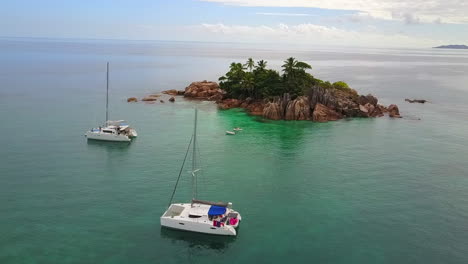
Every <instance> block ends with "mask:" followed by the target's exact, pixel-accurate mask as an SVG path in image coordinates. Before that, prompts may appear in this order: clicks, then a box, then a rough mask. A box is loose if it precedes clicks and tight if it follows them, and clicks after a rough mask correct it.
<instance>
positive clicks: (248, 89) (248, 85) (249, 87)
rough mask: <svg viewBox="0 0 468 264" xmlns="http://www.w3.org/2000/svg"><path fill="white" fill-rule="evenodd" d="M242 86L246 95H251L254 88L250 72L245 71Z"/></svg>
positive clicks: (253, 80)
mask: <svg viewBox="0 0 468 264" xmlns="http://www.w3.org/2000/svg"><path fill="white" fill-rule="evenodd" d="M242 86H243V89H244V92H245V94H244V95H245V96H246V97H253V95H254V94H253V93H254V90H255V79H254V76H253V75H252V74H251V73H247V74H246V75H245V76H244V80H243V81H242Z"/></svg>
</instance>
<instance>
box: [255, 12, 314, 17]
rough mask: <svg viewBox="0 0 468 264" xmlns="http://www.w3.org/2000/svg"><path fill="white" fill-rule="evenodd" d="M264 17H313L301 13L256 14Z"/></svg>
mask: <svg viewBox="0 0 468 264" xmlns="http://www.w3.org/2000/svg"><path fill="white" fill-rule="evenodd" d="M255 14H257V15H263V16H313V15H311V14H299V13H261V12H259V13H255Z"/></svg>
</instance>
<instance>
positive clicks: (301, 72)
mask: <svg viewBox="0 0 468 264" xmlns="http://www.w3.org/2000/svg"><path fill="white" fill-rule="evenodd" d="M281 67H282V72H283V74H282V75H280V74H279V73H278V71H275V70H272V69H267V62H266V61H265V60H260V61H258V62H257V63H255V61H254V60H253V59H252V58H249V59H248V60H247V62H246V63H245V64H242V63H235V62H233V63H231V65H230V66H229V71H228V72H227V73H226V74H225V75H224V76H222V77H220V78H219V81H220V87H221V89H223V90H224V91H225V92H226V94H227V96H228V97H229V98H236V99H246V98H248V97H250V98H253V99H264V98H270V97H274V96H282V95H283V94H284V93H289V94H290V95H291V96H292V97H293V98H294V97H296V96H301V95H304V94H307V91H308V90H309V89H311V88H312V87H313V86H320V87H323V88H326V89H338V90H343V91H351V92H353V91H354V90H353V89H351V88H349V86H348V85H347V84H346V83H345V82H342V81H339V82H335V83H333V84H332V83H330V82H328V81H322V80H320V79H315V78H314V77H313V76H312V75H311V74H310V73H308V72H307V70H310V69H312V67H311V66H310V65H309V64H307V63H305V62H302V61H298V60H296V59H295V58H292V57H291V58H288V59H287V60H285V61H284V64H283V65H282V66H281ZM354 92H355V91H354Z"/></svg>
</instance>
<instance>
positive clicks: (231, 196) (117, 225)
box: [0, 39, 468, 263]
mask: <svg viewBox="0 0 468 264" xmlns="http://www.w3.org/2000/svg"><path fill="white" fill-rule="evenodd" d="M290 56H294V57H296V58H297V59H299V60H303V61H306V62H308V63H310V64H311V65H312V66H313V70H312V73H313V74H314V75H315V76H316V77H318V78H320V79H326V80H331V81H338V80H343V81H346V82H347V83H349V84H350V86H352V87H353V88H355V89H356V90H358V91H359V92H360V93H362V94H367V93H372V94H374V95H375V96H377V97H378V98H379V99H380V101H381V102H382V103H383V104H390V103H396V104H398V105H399V107H400V112H401V113H402V115H403V116H404V118H403V119H390V118H387V117H383V118H377V119H351V120H342V121H337V122H329V123H312V122H284V121H265V120H261V119H258V118H255V117H250V116H248V115H246V114H245V113H244V112H243V111H240V110H229V111H218V110H217V108H216V106H215V105H214V104H213V103H210V102H193V101H184V100H182V99H179V98H178V99H177V101H176V103H174V104H170V103H165V104H161V103H155V104H145V103H136V104H128V103H126V98H127V97H131V96H136V97H142V96H144V95H146V94H149V93H157V92H159V91H162V90H166V89H183V88H184V87H186V86H187V85H188V84H189V83H190V82H192V81H197V80H204V79H206V80H216V79H217V78H218V77H219V76H221V75H222V74H224V73H225V72H226V71H227V70H228V65H229V63H230V62H232V61H245V60H246V59H247V58H248V57H253V58H254V59H256V60H259V59H265V60H267V61H268V64H269V66H271V67H272V68H275V69H278V70H279V69H280V65H281V64H282V60H284V59H286V58H287V57H290ZM107 61H109V62H110V65H111V73H110V76H111V81H110V87H111V88H110V89H111V91H110V98H109V101H110V117H111V119H127V120H129V121H130V123H131V124H132V126H133V127H135V128H136V129H137V130H138V132H139V137H138V138H137V139H136V140H135V141H134V142H132V143H131V144H130V145H127V144H112V143H110V144H109V143H107V144H105V143H99V142H87V141H86V139H85V138H84V137H83V134H84V132H85V131H86V130H87V129H89V128H91V127H94V126H97V125H98V124H100V123H101V122H103V121H104V118H105V63H106V62H107ZM467 84H468V52H467V51H463V50H440V49H419V50H418V49H406V50H403V49H402V50H398V49H364V48H360V49H357V48H347V49H345V48H327V49H325V48H312V47H311V48H310V49H304V48H303V49H298V48H296V49H294V48H287V47H286V48H285V47H262V46H260V45H249V44H229V43H227V44H226V43H224V44H219V43H218V44H215V43H189V42H149V41H146V42H144V41H107V40H103V41H98V40H46V39H1V40H0V121H1V123H2V128H1V131H2V132H3V135H4V136H3V137H0V146H1V148H0V155H1V156H0V263H210V262H228V263H285V262H290V261H295V262H298V263H467V262H468V221H467V218H468V164H467V161H468V133H467V132H468V107H467V106H466V102H467V101H468V86H467ZM405 98H423V99H427V100H429V101H430V102H429V103H427V104H424V105H421V104H409V103H406V102H404V99H405ZM195 106H196V107H197V108H198V109H199V110H200V111H199V139H200V140H199V144H200V158H201V162H202V165H203V166H202V168H203V169H202V171H201V172H202V173H201V176H200V179H199V183H200V185H199V197H200V198H202V199H211V200H228V201H231V202H233V203H234V207H235V208H236V209H237V210H239V211H240V212H241V214H242V216H243V222H242V224H241V227H240V230H239V234H238V236H237V237H236V238H225V237H211V236H206V235H200V234H191V233H185V232H178V231H173V230H165V229H161V228H160V223H159V217H160V215H161V214H162V213H163V212H164V210H165V209H166V206H167V203H168V199H169V197H170V194H171V192H172V188H173V186H174V183H175V180H176V178H177V173H178V171H179V168H180V165H181V161H182V159H183V156H184V154H185V153H184V152H185V149H186V146H187V144H188V141H189V139H190V134H191V131H192V126H193V108H194V107H195ZM236 126H239V127H242V128H243V129H244V131H243V132H242V133H241V134H239V135H236V136H234V137H229V136H225V135H224V131H225V130H227V129H231V128H233V127H236ZM183 176H184V177H183V178H182V182H181V185H180V188H179V189H178V192H177V195H176V200H177V201H187V200H188V199H190V193H191V191H190V189H189V180H190V178H189V175H188V174H187V173H185V174H183Z"/></svg>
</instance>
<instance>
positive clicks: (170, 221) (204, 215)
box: [160, 109, 242, 236]
mask: <svg viewBox="0 0 468 264" xmlns="http://www.w3.org/2000/svg"><path fill="white" fill-rule="evenodd" d="M190 146H191V147H192V170H191V171H190V173H191V175H192V201H191V202H190V203H172V200H173V198H174V194H175V192H176V190H177V185H178V183H179V180H180V176H181V173H182V170H183V168H184V164H185V161H186V159H187V155H188V154H189V152H190ZM196 147H197V110H196V109H195V125H194V132H193V135H192V138H191V140H190V143H189V146H188V148H187V152H186V154H185V158H184V162H183V163H182V167H181V169H180V172H179V176H178V178H177V181H176V185H175V187H174V191H173V192H172V196H171V199H170V201H169V206H168V208H167V210H166V211H165V212H164V214H163V215H162V216H161V218H160V220H161V226H162V227H166V228H171V229H178V230H183V231H190V232H198V233H205V234H212V235H224V236H236V235H237V231H236V228H237V227H238V226H239V224H240V221H241V219H242V218H241V215H240V214H239V212H237V211H235V210H233V209H232V203H230V202H211V201H204V200H198V199H197V176H196V173H197V172H198V171H199V169H198V168H197V164H196V154H197V150H196Z"/></svg>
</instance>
